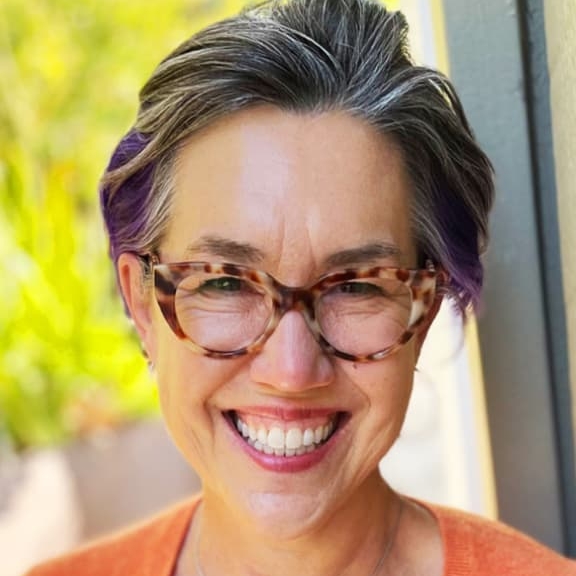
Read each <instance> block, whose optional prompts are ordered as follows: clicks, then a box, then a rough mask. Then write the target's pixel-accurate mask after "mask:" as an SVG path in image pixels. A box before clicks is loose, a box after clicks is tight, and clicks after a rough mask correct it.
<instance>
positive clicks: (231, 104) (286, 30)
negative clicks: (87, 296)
mask: <svg viewBox="0 0 576 576" xmlns="http://www.w3.org/2000/svg"><path fill="white" fill-rule="evenodd" d="M407 30H408V27H407V24H406V21H405V19H404V17H403V15H402V14H400V13H399V12H390V11H388V10H386V8H384V7H383V6H382V5H380V4H379V3H377V2H375V1H371V0H289V1H288V2H279V1H272V2H266V3H264V4H261V5H259V6H257V7H254V8H251V9H248V10H245V11H244V12H242V13H241V14H239V15H238V16H236V17H234V18H231V19H227V20H223V21H221V22H218V23H216V24H214V25H212V26H210V27H208V28H206V29H204V30H202V31H201V32H199V33H197V34H196V35H194V36H193V37H191V38H190V39H189V40H187V41H186V42H184V43H183V44H182V45H181V46H179V47H178V48H177V49H176V50H175V51H174V52H172V53H171V54H170V55H169V56H168V57H167V58H165V59H164V60H163V61H162V62H161V63H160V65H159V66H158V67H157V69H156V70H155V71H154V73H153V74H152V76H151V78H150V79H149V80H148V82H147V83H146V85H145V86H144V87H143V89H142V91H141V93H140V110H139V112H138V116H137V120H136V122H135V124H134V127H133V129H132V130H131V131H130V132H129V133H128V134H127V136H126V137H125V138H124V139H123V140H122V141H121V142H120V144H119V145H118V147H117V148H116V150H115V153H114V155H113V157H112V160H111V162H110V165H109V167H108V170H107V172H106V173H105V175H104V178H103V182H102V187H101V203H102V210H103V213H104V218H105V221H106V224H107V227H108V232H109V237H110V249H111V255H112V258H113V259H114V260H116V259H117V258H118V256H119V255H120V254H121V253H122V252H127V251H129V252H136V253H150V252H154V251H156V250H157V249H158V247H159V246H160V244H161V242H162V239H163V236H164V234H165V231H166V229H167V226H168V224H169V221H170V202H171V197H172V193H173V189H172V172H173V164H174V160H175V158H176V157H177V154H178V152H179V150H180V149H181V148H182V146H183V145H184V144H185V143H186V142H187V140H188V139H189V138H190V137H191V136H192V135H193V134H195V133H197V132H198V131H199V130H201V129H202V128H204V127H206V126H208V125H210V124H211V123H214V122H215V121H216V120H218V119H219V118H222V117H223V116H226V115H229V114H232V113H234V112H236V111H239V110H241V109H245V108H247V107H251V106H257V105H263V104H268V105H273V106H276V107H278V108H280V109H282V110H286V111H289V112H296V113H320V112H327V111H332V110H337V111H344V112H347V113H349V114H351V115H352V116H354V117H357V118H359V119H361V120H363V121H365V122H367V123H369V124H370V125H372V126H373V127H375V128H376V130H378V131H379V132H380V133H383V134H386V135H388V136H390V137H392V138H393V140H394V141H395V142H396V143H397V144H398V145H399V147H400V149H401V151H402V155H403V158H404V161H405V163H406V167H407V170H408V173H409V175H410V179H411V183H412V187H413V195H412V196H413V197H412V198H411V218H412V225H413V231H414V236H415V239H416V244H417V248H418V253H419V259H420V263H421V264H423V263H424V261H425V260H426V259H431V260H432V261H434V262H436V263H438V264H440V265H441V266H442V267H443V268H444V269H445V270H446V271H447V272H448V275H449V278H450V280H449V285H448V287H447V291H448V293H449V294H450V295H451V296H453V297H454V299H455V301H456V303H457V305H458V306H459V307H460V309H461V310H464V309H465V308H466V307H467V305H468V304H469V303H470V302H472V303H474V304H476V303H477V302H478V299H479V294H480V289H481V286H482V276H483V269H482V264H481V261H480V255H481V253H482V251H483V250H484V248H485V245H486V241H487V226H488V224H487V221H488V213H489V210H490V207H491V205H492V201H493V195H494V186H493V175H492V169H491V165H490V162H489V160H488V159H487V157H486V156H485V154H484V153H483V152H482V150H481V149H480V148H479V147H478V145H477V144H476V142H475V141H474V138H473V135H472V133H471V130H470V127H469V126H468V123H467V120H466V117H465V115H464V112H463V109H462V106H461V104H460V101H459V99H458V96H457V95H456V93H455V91H454V88H453V86H452V85H451V83H450V81H449V80H448V79H447V78H446V77H445V76H444V75H442V74H441V73H439V72H437V71H435V70H432V69H429V68H426V67H422V66H416V65H414V63H413V62H412V61H411V59H410V56H409V53H408V48H407Z"/></svg>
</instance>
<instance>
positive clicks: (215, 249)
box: [186, 236, 265, 264]
mask: <svg viewBox="0 0 576 576" xmlns="http://www.w3.org/2000/svg"><path fill="white" fill-rule="evenodd" d="M186 251H187V253H188V254H190V255H191V256H194V255H196V254H197V253H199V252H202V253H206V254H209V255H211V256H215V257H217V258H222V259H224V260H231V261H232V262H239V263H241V264H259V263H261V262H263V261H264V259H265V256H264V252H262V250H260V249H258V248H256V247H255V246H252V245H251V244H248V243H247V242H238V241H236V240H230V239H228V238H222V237H221V236H202V237H201V238H200V239H199V240H197V241H196V242H194V243H192V244H190V245H189V246H188V247H187V249H186Z"/></svg>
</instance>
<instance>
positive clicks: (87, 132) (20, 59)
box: [0, 0, 397, 449]
mask: <svg viewBox="0 0 576 576" xmlns="http://www.w3.org/2000/svg"><path fill="white" fill-rule="evenodd" d="M248 3H249V2H248V1H247V0H162V2H158V1H157V0H27V1H22V0H2V1H1V2H0V78H1V81H0V286H1V288H0V294H1V296H0V440H1V439H2V438H1V436H2V435H3V436H4V438H6V437H7V438H8V440H9V441H10V442H11V443H12V444H13V445H14V446H16V447H17V448H18V449H23V448H26V447H30V446H41V445H47V444H54V443H57V442H62V441H64V440H66V439H69V438H71V437H74V436H77V435H79V434H86V433H90V432H91V431H93V430H95V429H98V428H101V427H109V426H113V425H115V424H117V423H122V422H126V421H129V420H131V419H134V418H138V417H141V416H144V415H148V414H151V413H153V412H155V411H156V410H157V407H156V404H157V403H156V395H155V388H154V385H153V384H152V382H151V381H150V378H149V377H148V375H147V371H146V367H145V363H144V361H143V359H142V356H141V354H140V350H139V345H138V342H137V340H136V338H135V336H134V334H133V332H132V329H131V326H130V324H129V322H128V321H127V320H126V318H125V317H124V313H123V310H122V306H121V303H120V299H119V297H118V296H117V294H116V289H115V285H114V279H113V270H112V267H111V265H110V262H109V260H108V258H107V254H106V240H105V236H104V232H103V227H102V224H101V220H100V215H99V212H98V207H97V183H98V179H99V177H100V174H101V172H102V170H103V169H104V167H105V165H106V163H107V160H108V157H109V155H110V153H111V151H112V149H113V147H114V146H115V144H116V143H117V141H118V140H119V138H120V137H121V136H122V135H123V134H124V133H125V132H126V131H127V130H128V128H129V127H130V125H131V124H132V121H133V119H134V115H135V112H136V106H137V100H136V98H137V93H138V90H139V88H140V87H141V85H142V84H143V83H144V81H145V80H146V78H147V77H148V76H149V74H150V73H151V71H152V70H153V68H154V67H155V65H156V64H157V63H158V61H159V60H160V59H161V58H162V57H163V56H164V55H165V54H166V53H168V51H169V50H171V49H172V48H174V47H176V46H177V45H178V44H179V43H180V42H181V41H182V40H184V39H185V38H186V37H188V36H189V35H190V34H191V33H193V32H194V31H195V30H197V29H199V28H202V27H204V26H206V25H207V24H209V23H210V22H212V21H214V20H216V19H219V18H222V17H225V16H227V15H229V14H232V13H234V12H237V11H238V10H239V9H240V7H242V6H243V5H246V4H248ZM391 4H397V2H391V3H390V2H388V5H389V6H390V5H391Z"/></svg>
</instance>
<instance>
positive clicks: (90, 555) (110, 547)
mask: <svg viewBox="0 0 576 576" xmlns="http://www.w3.org/2000/svg"><path fill="white" fill-rule="evenodd" d="M197 502H198V498H194V499H193V500H189V501H186V502H184V503H181V504H178V505H176V506H174V507H172V508H170V509H168V510H165V511H163V512H161V513H160V514H158V515H156V516H154V517H153V518H150V519H148V520H146V521H144V522H142V523H140V524H137V525H134V526H131V527H129V528H127V529H126V530H124V531H122V532H119V533H117V534H113V535H112V536H107V537H105V538H102V539H100V540H97V541H94V542H92V543H89V544H87V545H85V546H83V547H82V548H80V549H78V550H76V551H74V552H72V553H71V554H67V555H65V556H61V557H59V558H55V559H53V560H50V561H48V562H46V563H44V564H40V565H39V566H37V567H36V568H33V569H32V570H31V571H30V572H28V573H27V574H26V575H25V576H126V575H127V574H138V575H141V576H148V575H149V576H170V574H171V572H172V568H173V566H174V562H175V560H176V557H177V555H178V551H179V549H180V546H181V544H182V541H183V540H184V537H185V535H186V532H187V530H188V526H189V524H190V519H191V517H192V514H193V511H194V508H195V506H196V504H197Z"/></svg>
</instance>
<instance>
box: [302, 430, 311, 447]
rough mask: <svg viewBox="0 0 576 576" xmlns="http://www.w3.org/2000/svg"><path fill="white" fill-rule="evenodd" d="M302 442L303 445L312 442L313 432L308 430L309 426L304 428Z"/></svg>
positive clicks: (309, 444) (308, 444)
mask: <svg viewBox="0 0 576 576" xmlns="http://www.w3.org/2000/svg"><path fill="white" fill-rule="evenodd" d="M302 444H304V446H312V445H313V444H314V432H313V431H312V430H310V428H306V430H305V431H304V437H303V438H302Z"/></svg>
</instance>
